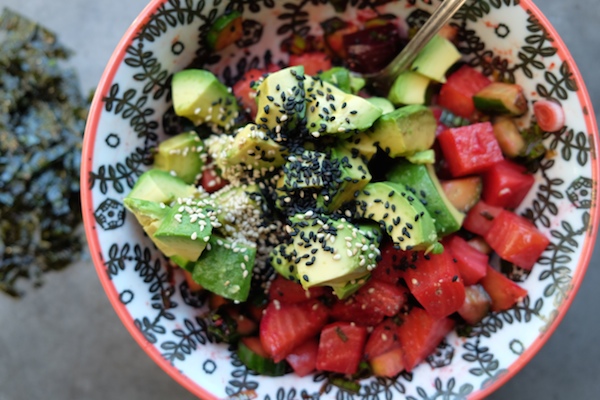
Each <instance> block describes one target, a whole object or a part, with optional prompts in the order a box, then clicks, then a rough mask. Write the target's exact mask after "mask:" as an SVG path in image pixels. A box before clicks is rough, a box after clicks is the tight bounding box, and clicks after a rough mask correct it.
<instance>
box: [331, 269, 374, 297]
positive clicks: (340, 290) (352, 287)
mask: <svg viewBox="0 0 600 400" xmlns="http://www.w3.org/2000/svg"><path fill="white" fill-rule="evenodd" d="M369 278H371V273H370V272H369V273H368V274H366V275H365V276H363V277H362V278H359V279H352V280H351V281H348V282H346V283H340V284H331V288H332V289H333V293H334V294H335V295H336V297H337V298H338V299H340V300H344V299H347V298H348V297H350V296H352V295H353V294H354V293H356V292H357V291H358V289H360V288H361V287H363V286H364V285H365V283H367V282H368V281H369Z"/></svg>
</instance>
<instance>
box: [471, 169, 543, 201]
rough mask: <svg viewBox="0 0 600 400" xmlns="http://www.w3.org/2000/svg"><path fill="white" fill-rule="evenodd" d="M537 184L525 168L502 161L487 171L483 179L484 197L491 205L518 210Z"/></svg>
mask: <svg viewBox="0 0 600 400" xmlns="http://www.w3.org/2000/svg"><path fill="white" fill-rule="evenodd" d="M534 182H535V178H534V177H533V175H531V174H528V173H527V172H526V170H525V168H524V167H522V166H520V165H518V164H515V163H513V162H511V161H508V160H502V161H500V162H498V163H496V164H494V165H492V166H491V167H489V168H488V169H487V171H486V172H485V175H484V178H483V192H482V197H483V199H484V200H485V202H486V203H487V204H489V205H492V206H496V207H504V208H510V209H514V208H517V207H518V206H519V205H520V204H521V202H522V201H523V199H524V198H525V196H527V193H529V190H531V187H532V186H533V183H534Z"/></svg>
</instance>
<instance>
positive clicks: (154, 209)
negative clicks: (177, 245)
mask: <svg viewBox="0 0 600 400" xmlns="http://www.w3.org/2000/svg"><path fill="white" fill-rule="evenodd" d="M123 204H124V205H125V208H127V209H128V210H129V211H130V212H131V213H132V214H133V215H135V218H136V219H137V220H138V222H139V223H140V225H141V226H142V228H143V229H144V232H146V234H147V235H148V237H149V238H150V240H152V242H153V243H154V245H155V246H156V247H157V248H158V249H159V250H160V251H161V252H163V253H164V252H165V251H169V246H168V244H166V243H164V242H162V241H161V240H160V239H158V238H155V237H154V233H155V232H156V230H157V229H158V227H159V226H160V224H161V223H162V222H163V221H164V219H165V218H166V216H167V214H168V213H169V211H170V210H171V207H168V206H165V205H164V204H162V205H161V203H156V202H154V201H148V200H141V199H133V198H125V199H124V200H123Z"/></svg>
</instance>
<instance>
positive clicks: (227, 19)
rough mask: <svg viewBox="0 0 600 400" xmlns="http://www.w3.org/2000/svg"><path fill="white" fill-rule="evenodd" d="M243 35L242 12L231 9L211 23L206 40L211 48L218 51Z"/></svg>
mask: <svg viewBox="0 0 600 400" xmlns="http://www.w3.org/2000/svg"><path fill="white" fill-rule="evenodd" d="M243 36H244V29H243V27H242V14H241V13H240V12H239V11H232V12H229V13H227V14H224V15H221V16H220V17H219V18H217V19H216V20H215V22H213V23H212V25H211V27H210V30H209V31H208V34H207V35H206V42H207V43H208V45H209V46H210V48H211V49H213V50H216V51H219V50H223V49H224V48H226V47H228V46H229V45H231V44H233V43H235V42H236V41H238V40H240V39H241V38H242V37H243Z"/></svg>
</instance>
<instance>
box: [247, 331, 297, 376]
mask: <svg viewBox="0 0 600 400" xmlns="http://www.w3.org/2000/svg"><path fill="white" fill-rule="evenodd" d="M237 355H238V357H239V359H240V361H241V362H242V363H243V364H244V365H245V366H246V367H248V368H249V369H251V370H252V371H255V372H258V373H259V374H260V375H265V376H283V375H285V374H286V373H287V371H288V365H287V363H286V362H285V361H280V362H278V363H276V362H275V361H273V360H272V359H270V358H268V357H267V356H266V354H265V352H264V350H263V349H262V346H261V345H260V340H259V339H258V338H256V337H247V338H242V339H241V340H240V342H239V344H238V349H237Z"/></svg>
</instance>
